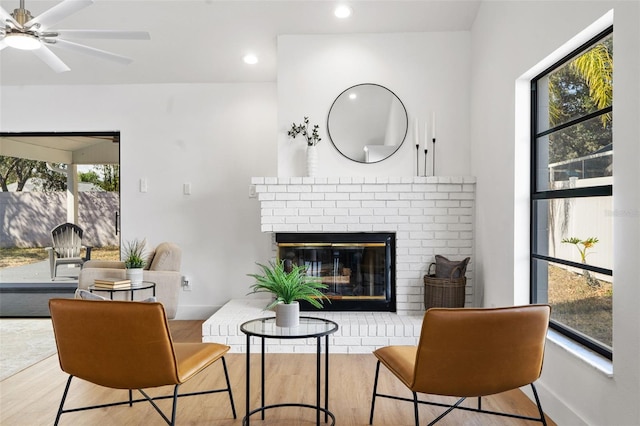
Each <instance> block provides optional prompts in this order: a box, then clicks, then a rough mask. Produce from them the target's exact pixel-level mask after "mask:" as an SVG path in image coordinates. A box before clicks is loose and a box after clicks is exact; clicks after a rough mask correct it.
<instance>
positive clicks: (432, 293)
mask: <svg viewBox="0 0 640 426" xmlns="http://www.w3.org/2000/svg"><path fill="white" fill-rule="evenodd" d="M433 266H435V263H431V264H430V265H429V270H428V271H427V275H425V276H424V308H425V309H429V308H463V307H464V294H465V286H466V285H467V278H466V277H465V276H462V277H460V278H453V276H454V275H455V272H456V270H459V268H458V267H456V268H455V269H454V270H453V271H452V272H451V277H449V278H436V276H435V274H433V273H431V267H433Z"/></svg>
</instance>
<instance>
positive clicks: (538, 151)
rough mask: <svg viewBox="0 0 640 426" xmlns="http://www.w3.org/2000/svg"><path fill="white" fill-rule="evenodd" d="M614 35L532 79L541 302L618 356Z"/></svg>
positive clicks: (534, 276)
mask: <svg viewBox="0 0 640 426" xmlns="http://www.w3.org/2000/svg"><path fill="white" fill-rule="evenodd" d="M612 76H613V29H612V28H610V29H608V30H607V31H605V32H603V33H602V34H600V35H598V36H597V37H595V38H594V39H592V40H591V41H589V42H588V43H587V44H585V45H583V46H582V47H581V48H580V49H578V50H576V51H574V52H573V53H572V54H571V55H569V56H567V57H566V58H564V59H563V60H561V61H560V62H558V63H556V64H554V65H553V66H552V67H551V68H549V69H547V70H546V71H544V72H543V73H542V74H540V75H539V76H537V77H536V78H535V79H534V80H533V81H532V86H531V90H532V96H531V99H532V108H531V110H532V121H531V122H532V129H531V139H532V144H531V145H532V156H531V158H532V168H531V170H532V177H531V225H532V226H531V233H532V234H531V301H532V302H533V303H549V304H550V305H551V306H552V311H551V327H552V328H554V329H556V330H558V331H559V332H561V333H563V334H565V335H567V336H568V337H570V338H572V339H574V340H576V341H578V342H579V343H581V344H583V345H585V346H587V347H589V348H590V349H592V350H595V351H596V352H598V353H600V354H602V355H604V356H606V357H608V358H609V359H611V357H612V351H613V347H612V331H613V321H612V294H613V279H612V278H613V272H612V264H613V255H612V252H613V241H612V239H613V215H612V211H613V202H612V189H613V178H612V171H613V139H612V128H613V109H612V102H613V81H612Z"/></svg>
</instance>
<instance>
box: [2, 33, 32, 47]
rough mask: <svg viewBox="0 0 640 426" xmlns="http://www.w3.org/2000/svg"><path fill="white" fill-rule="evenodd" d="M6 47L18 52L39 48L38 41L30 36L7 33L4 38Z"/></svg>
mask: <svg viewBox="0 0 640 426" xmlns="http://www.w3.org/2000/svg"><path fill="white" fill-rule="evenodd" d="M4 42H5V43H6V44H7V46H10V47H13V48H15V49H20V50H36V49H39V48H40V40H38V39H37V38H36V37H34V36H32V35H31V34H25V33H9V34H7V35H6V36H5V37H4Z"/></svg>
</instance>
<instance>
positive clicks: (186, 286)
mask: <svg viewBox="0 0 640 426" xmlns="http://www.w3.org/2000/svg"><path fill="white" fill-rule="evenodd" d="M192 286H193V284H191V281H190V280H189V277H185V276H183V277H182V290H183V291H191V290H192Z"/></svg>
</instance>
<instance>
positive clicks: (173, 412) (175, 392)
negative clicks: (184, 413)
mask: <svg viewBox="0 0 640 426" xmlns="http://www.w3.org/2000/svg"><path fill="white" fill-rule="evenodd" d="M179 387H180V385H176V386H175V387H174V388H173V406H172V407H171V426H174V425H175V424H176V411H177V409H178V388H179Z"/></svg>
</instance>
